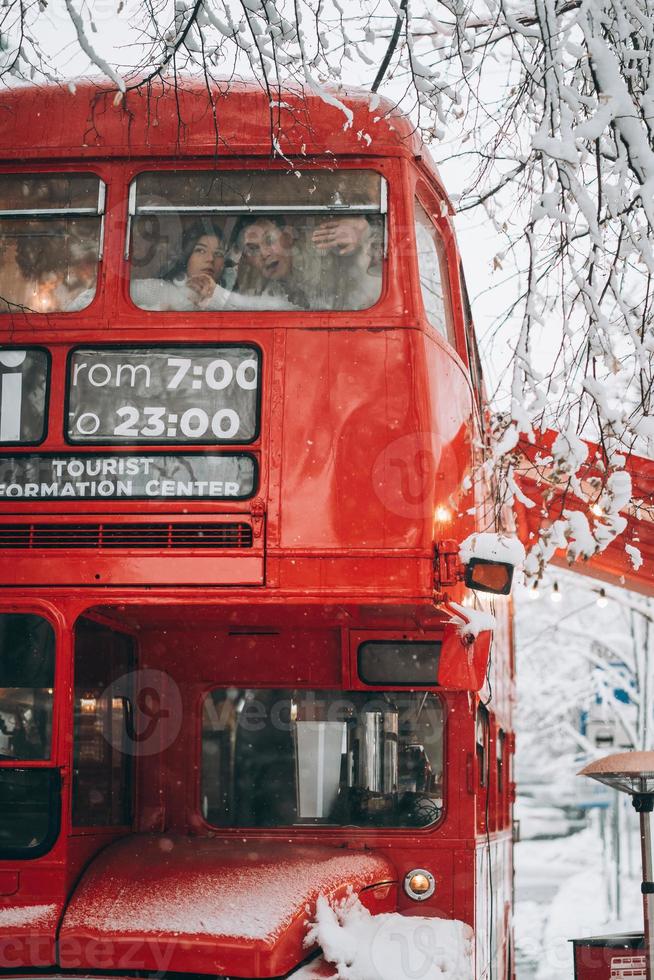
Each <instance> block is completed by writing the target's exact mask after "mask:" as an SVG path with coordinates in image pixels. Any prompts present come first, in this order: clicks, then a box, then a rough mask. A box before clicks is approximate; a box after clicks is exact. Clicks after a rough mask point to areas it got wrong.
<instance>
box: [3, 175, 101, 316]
mask: <svg viewBox="0 0 654 980" xmlns="http://www.w3.org/2000/svg"><path fill="white" fill-rule="evenodd" d="M103 209H104V185H103V184H102V182H101V181H100V180H99V179H98V178H97V177H94V176H92V175H89V174H7V175H4V176H0V312H5V313H6V312H12V311H17V310H27V311H29V312H36V313H58V312H75V311H77V310H82V309H84V307H86V306H88V305H89V303H90V302H91V301H92V299H93V297H94V296H95V289H96V282H97V274H98V260H99V257H100V248H101V229H102V212H103Z"/></svg>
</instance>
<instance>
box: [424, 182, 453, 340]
mask: <svg viewBox="0 0 654 980" xmlns="http://www.w3.org/2000/svg"><path fill="white" fill-rule="evenodd" d="M415 206H416V246H417V255H418V269H419V272H420V289H421V292H422V300H423V303H424V306H425V314H426V316H427V319H428V320H429V322H430V323H431V325H432V327H436V329H437V330H438V332H439V333H441V334H442V335H443V336H444V337H445V338H446V340H448V341H449V342H450V344H452V346H454V345H455V338H454V330H453V326H452V317H451V313H450V296H449V290H448V286H447V264H446V259H445V248H444V246H443V242H442V239H441V237H440V234H439V232H438V231H437V229H436V227H435V226H434V225H433V224H432V222H431V221H430V219H429V216H428V215H427V212H426V211H425V209H424V208H423V206H422V205H421V204H420V202H419V201H416V202H415Z"/></svg>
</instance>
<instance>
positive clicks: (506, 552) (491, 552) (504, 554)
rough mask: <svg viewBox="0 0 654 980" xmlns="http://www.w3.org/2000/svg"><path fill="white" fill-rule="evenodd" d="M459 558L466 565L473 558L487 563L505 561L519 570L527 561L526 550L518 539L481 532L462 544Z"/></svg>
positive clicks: (470, 536)
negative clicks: (481, 559)
mask: <svg viewBox="0 0 654 980" xmlns="http://www.w3.org/2000/svg"><path fill="white" fill-rule="evenodd" d="M459 558H460V559H461V561H462V562H463V563H464V564H466V563H467V562H469V561H470V559H471V558H483V559H484V560H486V561H503V562H506V563H507V564H509V565H513V566H514V567H515V568H518V567H519V566H520V565H522V563H523V561H524V560H525V549H524V548H523V546H522V544H521V543H520V541H518V539H517V538H512V537H509V536H508V535H505V534H490V533H489V532H481V531H480V532H476V533H475V534H471V535H469V537H467V538H466V539H465V541H462V542H461V544H460V545H459Z"/></svg>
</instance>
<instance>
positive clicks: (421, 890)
mask: <svg viewBox="0 0 654 980" xmlns="http://www.w3.org/2000/svg"><path fill="white" fill-rule="evenodd" d="M404 891H405V892H406V893H407V895H408V896H409V898H413V899H414V900H415V901H416V902H424V900H425V899H426V898H431V896H432V895H433V894H434V892H435V891H436V882H435V881H434V876H433V875H432V874H430V872H429V871H425V869H424V868H414V870H413V871H409V873H408V874H406V875H405V876H404Z"/></svg>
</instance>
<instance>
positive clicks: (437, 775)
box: [201, 688, 443, 827]
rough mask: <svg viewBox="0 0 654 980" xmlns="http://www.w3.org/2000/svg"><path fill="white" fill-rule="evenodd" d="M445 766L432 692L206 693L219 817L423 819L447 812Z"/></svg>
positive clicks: (352, 821)
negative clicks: (445, 810) (444, 802)
mask: <svg viewBox="0 0 654 980" xmlns="http://www.w3.org/2000/svg"><path fill="white" fill-rule="evenodd" d="M442 774H443V708H442V704H441V701H440V699H439V698H438V697H436V696H435V695H433V694H429V693H424V692H423V693H420V694H416V693H402V692H392V693H384V692H381V693H380V692H375V693H374V694H373V693H370V692H363V693H361V692H349V691H346V692H342V691H306V690H302V691H290V690H261V689H259V690H245V689H241V690H238V689H236V688H230V689H229V690H214V691H212V692H211V693H210V694H209V695H208V696H207V698H206V699H205V702H204V710H203V727H202V801H201V802H202V813H203V816H204V818H205V820H207V821H208V823H210V824H213V825H214V826H232V827H278V826H279V827H283V826H290V825H297V824H326V825H332V826H334V825H336V826H339V825H340V826H347V825H350V826H358V827H426V826H428V825H430V824H433V823H434V822H435V821H436V820H438V818H439V817H440V815H441V813H442V811H443V800H442V793H443V789H442Z"/></svg>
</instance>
